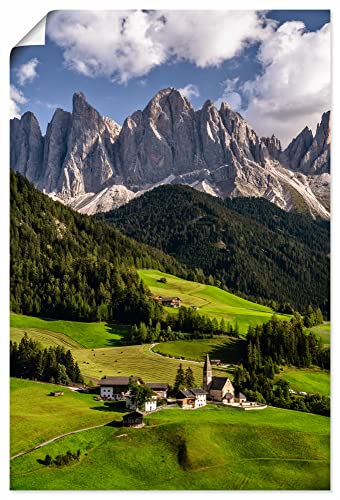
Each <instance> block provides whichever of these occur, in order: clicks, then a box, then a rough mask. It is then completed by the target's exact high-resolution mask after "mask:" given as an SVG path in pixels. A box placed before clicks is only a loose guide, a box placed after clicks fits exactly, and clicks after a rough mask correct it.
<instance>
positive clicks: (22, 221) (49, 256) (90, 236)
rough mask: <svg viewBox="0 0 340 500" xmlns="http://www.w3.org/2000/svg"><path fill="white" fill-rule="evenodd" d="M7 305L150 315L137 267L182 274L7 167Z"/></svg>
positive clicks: (109, 315) (78, 314)
mask: <svg viewBox="0 0 340 500" xmlns="http://www.w3.org/2000/svg"><path fill="white" fill-rule="evenodd" d="M10 226H11V240H10V241H11V283H10V284H11V310H12V311H14V312H20V313H23V314H29V315H33V316H35V315H38V316H39V315H42V316H44V317H48V318H62V319H71V320H78V321H79V320H82V321H107V320H112V319H117V320H120V321H123V322H126V323H129V322H130V321H133V322H136V323H137V322H138V320H139V321H141V320H142V318H144V319H143V320H145V319H147V318H148V314H149V313H148V311H149V309H150V301H148V300H147V298H146V295H145V290H144V288H143V287H142V286H141V285H140V280H139V277H138V274H137V271H136V268H137V267H138V268H140V267H145V268H153V267H157V268H162V269H163V270H164V271H166V270H167V271H168V272H173V273H175V274H177V275H182V276H183V277H185V276H186V274H187V273H186V271H185V268H184V266H183V265H181V264H179V263H177V262H176V261H175V260H174V259H173V258H171V257H169V256H167V255H165V254H164V253H163V252H161V251H159V250H156V249H153V248H150V247H147V246H145V245H143V244H140V243H137V242H135V241H132V240H131V239H129V238H127V237H126V236H124V235H122V234H121V233H120V232H119V231H117V230H116V229H114V228H110V227H108V226H107V225H106V224H103V223H102V222H99V221H96V220H95V219H94V218H90V217H88V216H85V215H81V214H77V213H76V212H74V211H72V210H70V209H69V208H67V207H65V206H64V205H62V204H61V203H58V202H55V201H53V200H51V199H50V198H48V197H47V196H44V195H43V194H42V193H40V192H39V191H37V190H36V189H35V188H34V187H33V185H32V184H30V183H29V182H28V181H27V180H26V179H25V178H24V177H22V176H21V175H19V174H14V173H13V172H11V225H10Z"/></svg>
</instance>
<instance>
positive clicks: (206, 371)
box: [203, 354, 212, 391]
mask: <svg viewBox="0 0 340 500" xmlns="http://www.w3.org/2000/svg"><path fill="white" fill-rule="evenodd" d="M211 382H212V369H211V363H210V359H209V354H207V357H206V359H205V362H204V368H203V389H204V390H205V391H208V390H209V387H210V384H211Z"/></svg>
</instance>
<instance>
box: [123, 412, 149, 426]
mask: <svg viewBox="0 0 340 500" xmlns="http://www.w3.org/2000/svg"><path fill="white" fill-rule="evenodd" d="M143 418H144V414H143V413H142V412H141V411H132V412H130V413H127V414H126V415H123V426H124V427H142V426H143V425H144V422H143Z"/></svg>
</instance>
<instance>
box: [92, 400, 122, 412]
mask: <svg viewBox="0 0 340 500" xmlns="http://www.w3.org/2000/svg"><path fill="white" fill-rule="evenodd" d="M91 410H96V411H105V412H111V411H114V412H116V413H126V412H127V411H128V410H127V409H126V405H125V402H124V401H104V404H103V406H93V407H92V408H91Z"/></svg>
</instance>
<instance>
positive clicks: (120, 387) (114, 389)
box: [98, 377, 144, 400]
mask: <svg viewBox="0 0 340 500" xmlns="http://www.w3.org/2000/svg"><path fill="white" fill-rule="evenodd" d="M131 382H135V383H137V384H144V382H143V380H142V379H141V378H140V377H103V378H102V379H101V380H99V382H98V384H99V387H100V396H101V397H102V398H103V399H110V400H121V399H125V394H126V393H127V392H128V390H129V384H130V383H131Z"/></svg>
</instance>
